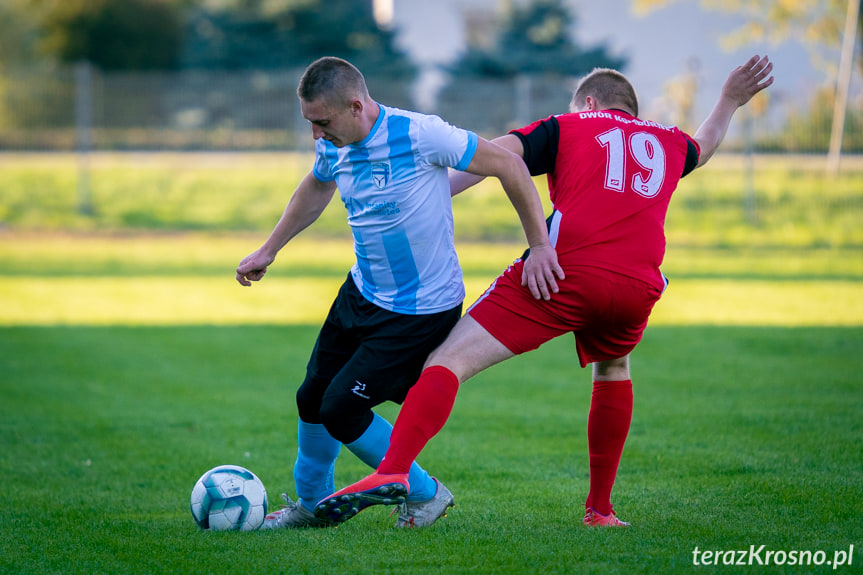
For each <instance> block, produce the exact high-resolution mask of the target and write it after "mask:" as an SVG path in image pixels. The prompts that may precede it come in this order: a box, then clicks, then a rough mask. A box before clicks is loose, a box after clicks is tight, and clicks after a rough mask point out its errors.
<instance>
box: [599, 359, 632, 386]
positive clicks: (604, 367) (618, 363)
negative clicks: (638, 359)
mask: <svg viewBox="0 0 863 575" xmlns="http://www.w3.org/2000/svg"><path fill="white" fill-rule="evenodd" d="M593 377H594V379H601V380H606V381H617V380H624V379H629V377H630V375H629V356H628V355H626V356H624V357H619V358H617V359H610V360H607V361H598V362H596V363H594V364H593Z"/></svg>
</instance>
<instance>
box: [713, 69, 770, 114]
mask: <svg viewBox="0 0 863 575" xmlns="http://www.w3.org/2000/svg"><path fill="white" fill-rule="evenodd" d="M772 71H773V62H771V61H770V59H769V58H768V57H767V56H763V57H758V56H753V57H752V58H750V59H749V61H748V62H746V63H745V64H744V65H742V66H739V67H737V68H735V69H734V70H733V71H732V72H731V74H729V75H728V79H727V80H726V81H725V85H723V86H722V96H723V97H725V98H728V99H730V100H731V101H733V102H734V103H735V104H736V105H737V106H738V107H739V106H742V105H743V104H745V103H746V102H748V101H749V100H750V99H751V98H752V96H754V95H755V94H757V93H758V92H760V91H761V90H763V89H764V88H766V87H767V86H769V85H770V84H772V83H773V76H771V75H770V72H772Z"/></svg>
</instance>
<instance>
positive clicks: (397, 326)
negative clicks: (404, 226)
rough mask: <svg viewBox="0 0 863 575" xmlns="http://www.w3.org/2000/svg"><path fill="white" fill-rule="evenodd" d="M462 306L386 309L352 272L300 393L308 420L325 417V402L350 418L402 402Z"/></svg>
mask: <svg viewBox="0 0 863 575" xmlns="http://www.w3.org/2000/svg"><path fill="white" fill-rule="evenodd" d="M461 310H462V306H461V304H459V305H457V306H456V307H454V308H452V309H450V310H446V311H442V312H438V313H432V314H424V315H406V314H401V313H395V312H391V311H388V310H385V309H383V308H381V307H378V306H377V305H375V304H373V303H371V302H370V301H368V300H367V299H366V298H364V297H363V296H362V294H361V293H360V291H359V290H358V289H357V287H356V285H355V284H354V280H353V278H352V277H351V276H350V274H348V277H347V280H346V281H345V283H344V284H343V285H342V287H341V289H340V290H339V293H338V296H336V300H335V301H334V302H333V305H332V307H330V311H329V314H327V319H326V320H325V321H324V325H323V327H322V328H321V332H320V334H319V335H318V340H317V342H315V347H314V350H313V351H312V356H311V359H310V360H309V364H308V367H307V368H306V379H305V381H304V382H303V385H302V386H301V388H300V390H299V391H298V393H297V405H298V407H299V415H300V418H301V419H302V420H303V421H306V422H309V423H317V422H319V421H320V410H321V406H322V405H323V404H324V403H325V402H326V403H327V404H329V405H334V404H335V405H338V406H339V408H340V409H342V410H344V411H350V412H352V413H345V414H344V415H345V417H346V418H348V419H350V418H352V417H354V416H356V415H357V412H358V411H361V410H370V409H371V408H372V407H374V406H375V405H379V404H381V403H383V402H385V401H392V402H395V403H402V402H403V401H404V399H405V396H407V393H408V391H409V390H410V388H411V387H412V386H413V384H414V383H416V381H417V379H419V376H420V373H421V372H422V367H423V364H424V363H425V360H426V358H427V357H428V355H429V354H430V353H431V352H432V351H433V350H434V349H435V348H436V347H438V346H439V345H440V344H441V343H443V341H444V339H446V336H447V335H448V334H449V332H450V330H452V328H453V326H454V325H455V324H456V322H457V321H458V320H459V318H460V317H461Z"/></svg>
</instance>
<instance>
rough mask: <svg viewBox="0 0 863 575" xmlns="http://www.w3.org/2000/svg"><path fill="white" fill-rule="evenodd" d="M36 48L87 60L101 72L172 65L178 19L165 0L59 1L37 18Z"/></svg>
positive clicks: (179, 25)
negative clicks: (40, 19)
mask: <svg viewBox="0 0 863 575" xmlns="http://www.w3.org/2000/svg"><path fill="white" fill-rule="evenodd" d="M40 27H41V38H40V41H39V43H40V48H41V50H42V51H43V52H44V53H46V54H48V55H49V56H51V57H53V58H56V59H57V60H58V61H60V62H66V63H71V62H77V61H80V60H88V61H89V62H91V63H92V64H94V65H95V66H97V67H98V68H100V69H102V70H162V69H170V68H174V67H176V65H177V63H178V62H179V56H180V47H181V42H182V20H181V14H180V12H179V10H178V8H177V5H176V4H173V3H169V2H167V1H166V0H63V1H62V2H61V1H56V2H52V3H51V4H50V9H48V10H47V12H46V13H45V16H44V19H43V20H42V22H41V26H40Z"/></svg>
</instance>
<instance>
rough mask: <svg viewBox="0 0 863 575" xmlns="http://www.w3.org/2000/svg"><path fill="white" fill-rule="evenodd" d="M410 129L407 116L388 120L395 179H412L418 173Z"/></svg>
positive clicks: (388, 137) (388, 143)
mask: <svg viewBox="0 0 863 575" xmlns="http://www.w3.org/2000/svg"><path fill="white" fill-rule="evenodd" d="M410 128H411V121H410V118H406V117H405V116H390V117H389V118H388V119H387V145H388V146H389V148H390V155H389V157H390V166H391V168H392V177H393V178H394V179H395V178H399V179H402V178H411V177H413V175H414V174H415V173H416V163H415V160H414V154H413V147H412V145H411V135H410Z"/></svg>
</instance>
